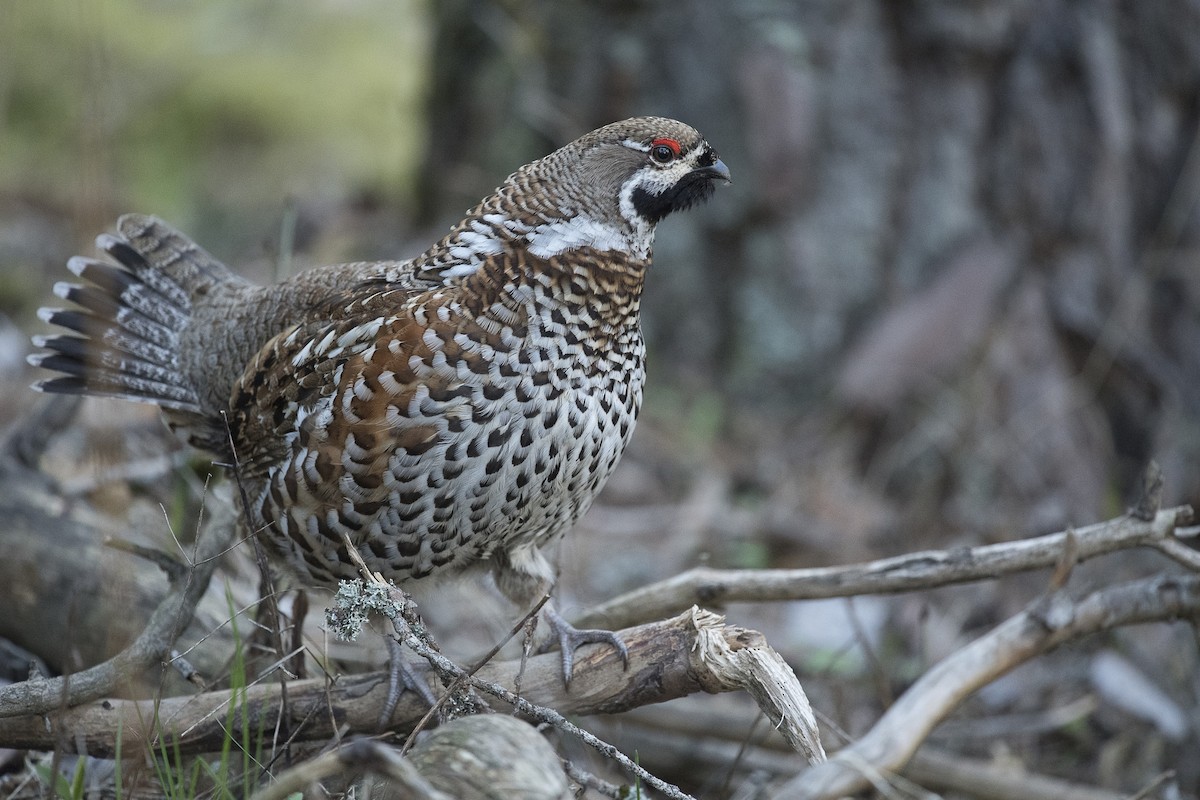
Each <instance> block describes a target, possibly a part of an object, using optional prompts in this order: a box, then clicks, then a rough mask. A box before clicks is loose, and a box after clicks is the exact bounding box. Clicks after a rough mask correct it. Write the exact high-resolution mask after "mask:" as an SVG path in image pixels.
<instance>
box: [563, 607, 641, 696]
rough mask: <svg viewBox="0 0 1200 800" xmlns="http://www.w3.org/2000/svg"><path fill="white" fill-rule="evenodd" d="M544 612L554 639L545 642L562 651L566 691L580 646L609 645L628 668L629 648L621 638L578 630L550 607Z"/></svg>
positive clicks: (613, 634)
mask: <svg viewBox="0 0 1200 800" xmlns="http://www.w3.org/2000/svg"><path fill="white" fill-rule="evenodd" d="M544 612H545V614H546V621H547V622H549V623H550V627H551V628H553V629H554V638H553V639H551V640H550V642H547V644H551V643H553V642H558V646H559V649H560V650H562V673H563V685H565V686H566V687H567V688H568V689H569V688H571V674H572V672H573V671H574V669H575V651H576V650H577V649H578V648H579V647H580V646H581V645H585V644H607V645H610V646H611V647H612V648H613V649H614V650H616V651H617V654H618V655H620V656H621V663H622V664H624V665H625V667H626V669H628V668H629V648H628V647H626V646H625V642H624V641H622V640H621V637H620V636H618V635H617V634H616V633H614V632H613V631H604V630H599V629H595V628H588V629H585V630H580V629H579V628H576V627H575V626H574V625H572V624H571V623H569V622H567V621H566V620H565V619H563V617H562V615H560V614H559V613H558V612H557V611H555V610H554V608H553V606H550V605H547V606H546V608H545V609H544Z"/></svg>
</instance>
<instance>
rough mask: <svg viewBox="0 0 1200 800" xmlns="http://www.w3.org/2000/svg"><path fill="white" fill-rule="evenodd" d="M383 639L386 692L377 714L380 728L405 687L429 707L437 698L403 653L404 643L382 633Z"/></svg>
mask: <svg viewBox="0 0 1200 800" xmlns="http://www.w3.org/2000/svg"><path fill="white" fill-rule="evenodd" d="M383 640H384V641H385V642H387V647H388V693H387V698H385V699H384V701H383V711H382V712H380V714H379V727H381V728H383V727H386V726H387V724H388V723H389V722H391V721H392V714H393V713H394V712H395V711H396V704H397V703H399V702H400V695H402V694H403V693H404V690H405V689H409V690H411V691H413V692H416V693H417V694H418V695H420V697H421V699H422V700H424V701H425V702H426V703H428V704H429V707H430V708H432V707H433V706H434V705H436V704H437V698H436V697H434V695H433V690H431V689H430V688H429V684H427V683H426V682H425V681H423V680H421V677H420V676H419V675H418V674H417V673H416V672H415V671H414V670H413V668H412V664H410V663H409V662H408V658H407V657H406V656H405V655H404V645H402V644H400V643H399V642H398V641H396V640H395V639H394V638H392V636H390V635H388V634H385V635H384V637H383Z"/></svg>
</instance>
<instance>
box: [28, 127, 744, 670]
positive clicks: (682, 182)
mask: <svg viewBox="0 0 1200 800" xmlns="http://www.w3.org/2000/svg"><path fill="white" fill-rule="evenodd" d="M728 180H729V171H728V169H727V168H726V166H725V164H724V163H723V162H722V161H721V160H720V159H719V158H718V157H717V154H716V152H714V150H713V149H712V147H710V146H709V145H708V143H707V142H706V141H705V140H704V139H703V138H702V137H701V136H700V134H699V133H698V132H697V131H695V130H694V129H693V128H691V127H689V126H687V125H685V124H683V123H681V122H676V121H674V120H670V119H662V118H658V117H639V118H634V119H628V120H625V121H623V122H616V123H613V124H611V125H607V126H605V127H603V128H600V129H598V130H595V131H593V132H591V133H589V134H587V135H585V136H583V137H581V138H579V139H577V140H575V141H573V142H571V143H570V144H568V145H566V146H564V147H562V148H561V149H559V150H556V151H555V152H553V153H551V154H549V155H548V156H546V157H544V158H541V159H538V160H537V161H534V162H533V163H531V164H527V165H525V166H523V167H521V168H520V169H518V170H517V171H516V172H514V173H513V174H512V175H510V176H509V177H508V179H507V180H505V181H504V183H503V184H502V185H501V186H500V187H499V188H498V189H496V191H495V192H494V193H493V194H492V195H490V196H489V197H487V198H486V199H484V200H483V201H482V202H481V203H480V204H479V205H478V206H476V207H475V208H473V209H472V210H471V211H470V212H468V214H467V215H466V217H465V218H464V219H463V220H462V221H461V222H459V223H458V224H457V225H455V226H454V227H453V228H452V229H451V230H450V232H449V234H447V235H446V236H445V237H444V238H443V239H442V240H441V241H439V242H437V243H436V244H434V245H433V246H432V247H430V248H429V249H428V250H426V251H425V252H424V253H422V254H421V255H419V256H417V257H416V258H414V259H411V260H408V261H382V262H370V263H354V264H342V265H338V266H332V267H324V268H318V269H313V270H310V271H308V272H304V273H302V274H300V275H297V276H295V277H293V278H291V279H289V280H287V281H284V282H283V283H280V284H277V285H274V286H265V287H264V286H257V285H254V284H252V283H250V282H248V281H246V280H245V279H243V278H241V277H239V276H238V275H236V274H235V273H233V272H232V271H231V270H230V269H229V268H228V267H226V266H225V265H224V264H222V263H220V262H219V261H217V260H216V259H214V258H213V257H212V256H210V255H209V254H208V253H206V252H205V251H204V250H202V249H200V248H199V247H198V246H197V245H196V244H194V243H193V242H191V241H190V240H189V239H187V238H186V237H184V236H183V235H182V234H180V233H178V232H177V231H175V230H174V229H172V228H170V227H169V226H167V225H166V224H165V223H163V222H161V221H159V220H157V219H154V218H152V217H145V216H138V215H127V216H123V217H121V219H120V220H119V222H118V223H117V230H118V234H117V235H115V236H114V235H107V234H106V235H102V236H100V237H99V238H98V239H97V246H98V247H99V249H100V250H102V251H104V252H105V253H107V254H108V256H109V257H110V259H111V261H110V260H97V259H91V258H83V257H76V258H73V259H71V260H70V262H69V263H68V267H69V268H70V270H71V271H72V272H73V273H74V274H75V275H77V276H78V277H79V278H81V279H82V281H83V282H82V283H81V284H67V283H60V284H58V285H57V286H56V287H55V293H56V294H57V295H58V296H59V297H61V298H64V299H66V300H69V301H71V302H72V303H74V304H75V305H76V306H77V307H76V308H73V309H69V310H63V309H42V312H41V316H42V318H43V319H45V320H47V321H48V322H51V323H53V324H55V325H58V326H61V327H63V328H67V329H69V330H70V331H73V332H74V334H65V335H55V336H48V337H39V338H38V339H37V340H36V343H37V344H38V346H40V347H42V348H45V350H46V351H48V352H43V353H39V354H36V355H33V356H31V357H30V361H31V362H32V363H33V364H35V365H38V366H41V367H44V368H47V369H50V370H54V371H57V372H59V373H63V375H61V376H59V377H54V378H50V379H48V380H45V381H42V382H41V383H39V384H37V387H36V388H38V389H40V390H41V391H45V392H61V393H69V394H88V395H98V396H105V397H118V398H123V399H126V400H134V401H138V402H144V403H153V404H155V405H158V406H159V407H161V408H162V410H163V413H164V415H165V417H166V420H167V423H168V425H169V426H170V427H171V428H172V429H173V430H174V431H176V432H177V433H178V434H179V435H180V436H182V437H183V438H184V439H185V440H186V441H188V442H190V443H191V444H192V445H194V446H196V447H198V448H202V449H204V450H206V451H208V452H210V453H213V454H215V455H217V456H218V457H220V458H224V459H226V460H232V458H233V456H234V454H235V453H236V458H237V461H238V463H239V464H240V468H241V472H242V475H241V477H242V480H243V482H244V485H245V487H246V488H247V490H248V497H249V502H250V507H249V508H247V509H245V512H246V516H247V517H248V523H249V525H250V528H251V530H254V531H257V532H258V535H259V536H260V537H261V539H262V542H263V543H264V545H265V546H266V549H267V551H268V553H269V554H271V555H272V556H273V559H274V561H275V562H277V563H278V564H279V565H282V566H283V567H284V568H285V569H286V570H287V571H289V572H290V573H292V574H293V575H294V576H295V577H296V578H297V579H298V580H299V582H300V584H302V585H305V586H320V587H327V588H336V584H337V582H338V581H339V580H342V579H352V578H354V577H356V571H355V568H354V566H353V564H352V563H351V561H350V559H349V557H348V555H347V553H346V552H345V545H344V543H343V534H348V535H349V539H350V541H351V542H353V544H354V546H355V548H356V549H357V550H358V552H359V554H360V555H361V556H362V558H363V559H364V560H365V562H366V564H367V565H368V566H369V567H370V568H371V569H372V570H373V571H378V572H380V573H382V574H383V576H384V577H386V578H389V579H392V580H394V581H396V582H397V583H398V584H400V585H401V586H403V585H404V584H406V583H409V582H412V581H417V580H422V579H425V578H430V577H433V576H437V575H439V574H444V573H451V572H457V571H461V570H463V569H465V568H467V567H470V566H475V565H483V566H485V567H487V568H490V569H491V571H492V574H493V575H494V577H495V582H496V585H497V586H498V587H499V589H500V590H501V591H502V592H503V593H504V594H505V595H506V596H507V597H508V598H510V599H511V600H512V601H513V602H515V603H517V604H518V605H521V606H523V607H528V606H529V605H531V604H532V603H533V602H534V601H535V600H536V599H537V598H539V597H540V596H541V595H542V594H543V593H544V592H546V591H547V590H549V589H550V587H551V585H552V584H553V581H554V575H555V573H554V570H553V568H552V566H551V564H550V562H549V560H548V559H547V557H546V555H545V552H544V551H545V549H546V548H547V546H548V545H552V544H553V543H555V542H556V541H557V540H558V539H559V537H561V536H562V534H563V532H564V531H566V530H567V529H568V528H569V527H571V525H572V523H574V522H575V521H576V520H577V519H579V517H580V515H582V514H583V513H584V512H585V511H586V510H587V509H588V507H589V506H590V505H591V503H592V500H593V499H594V498H595V497H596V495H597V493H598V492H599V491H600V489H601V487H603V486H604V483H605V481H606V480H607V479H608V477H609V475H610V474H611V473H612V471H613V468H614V467H615V466H616V465H617V461H618V459H620V457H621V453H622V451H623V450H624V449H625V445H626V444H627V443H628V442H629V438H630V435H631V434H632V432H633V425H634V420H635V418H636V417H637V412H638V406H639V403H640V401H641V398H642V385H643V382H644V380H645V367H644V360H645V346H644V344H643V341H642V333H641V329H640V326H639V320H638V312H639V304H640V298H641V293H642V285H643V279H644V278H645V275H646V270H647V269H649V267H650V259H651V248H652V244H653V241H654V229H655V226H656V225H657V224H658V223H659V222H661V221H662V220H663V218H664V217H666V216H667V215H668V214H670V213H671V212H673V211H680V210H683V209H686V208H688V207H689V206H691V205H693V204H695V203H697V202H699V201H702V200H705V199H706V198H708V197H709V196H710V194H711V193H712V191H713V187H714V185H715V184H716V183H718V182H726V181H728ZM114 262H115V263H114ZM226 417H227V419H228V429H227V428H226ZM231 440H232V445H233V451H232V452H231V450H230V441H231ZM547 617H548V619H549V621H550V622H551V623H552V626H553V627H554V628H555V631H556V634H557V636H558V640H559V643H560V645H561V646H562V650H563V670H564V677H566V678H567V679H568V680H569V678H570V673H571V667H572V654H573V652H574V650H575V648H576V647H577V646H578V645H579V644H582V643H584V642H597V641H607V642H610V643H612V644H613V645H614V646H616V647H617V648H618V650H620V651H621V652H622V654H624V646H623V644H622V643H621V642H620V640H619V639H618V638H617V637H616V636H615V635H614V634H612V633H610V632H608V631H580V630H577V629H575V628H573V627H572V626H570V625H569V624H568V623H566V621H565V620H563V619H562V618H561V617H560V616H559V615H558V614H556V613H555V612H554V611H553V609H552V608H551V607H549V606H547Z"/></svg>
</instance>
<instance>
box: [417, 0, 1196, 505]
mask: <svg viewBox="0 0 1200 800" xmlns="http://www.w3.org/2000/svg"><path fill="white" fill-rule="evenodd" d="M431 13H432V15H433V19H434V22H435V29H436V33H435V39H436V44H437V47H436V50H435V52H437V53H438V55H437V57H436V61H435V63H434V65H433V90H432V96H431V103H430V108H431V112H430V123H429V125H430V130H429V137H428V142H429V147H430V150H429V153H428V155H427V157H426V159H425V165H426V173H425V178H424V198H423V207H424V208H426V209H429V210H431V211H430V213H431V216H440V217H442V218H445V219H450V218H451V217H453V216H454V215H455V214H457V213H459V212H461V210H462V209H463V208H466V207H468V206H469V205H470V204H471V203H472V202H474V200H475V199H476V198H478V197H479V196H480V195H481V194H482V193H483V192H486V191H487V190H488V189H490V188H491V184H493V183H494V178H493V177H492V176H494V175H498V174H503V173H504V172H505V171H507V170H510V169H511V168H512V167H513V166H515V165H517V164H520V163H523V162H524V161H526V160H528V159H530V158H534V157H536V156H538V155H539V154H541V153H543V152H545V151H546V150H547V149H548V147H549V146H550V145H551V144H558V143H561V142H563V141H566V140H568V139H570V138H573V137H574V136H576V135H578V134H579V133H581V132H583V131H585V130H588V129H591V128H593V127H595V126H597V125H599V124H603V123H605V122H608V121H611V120H613V119H617V118H621V117H625V116H630V115H634V114H647V113H651V114H661V115H667V116H675V117H679V118H681V119H684V120H685V121H688V122H691V123H693V124H694V125H695V126H696V127H697V128H699V129H700V130H701V131H702V132H703V133H704V134H705V135H706V136H707V137H708V138H709V140H710V141H711V142H712V143H713V144H714V146H715V147H717V149H718V150H719V151H720V152H721V154H722V156H723V158H724V159H725V160H726V162H727V163H728V164H729V165H730V167H731V169H732V170H733V175H734V186H733V187H732V188H731V189H729V190H723V191H722V192H721V193H719V194H718V196H717V198H716V200H715V201H714V202H712V203H711V204H709V206H708V207H707V208H705V209H702V210H701V211H700V212H699V213H693V214H688V215H683V216H681V217H680V218H678V219H674V218H673V219H671V220H670V221H668V222H667V223H666V224H665V225H664V226H663V230H662V231H661V232H660V234H659V241H658V252H657V254H656V255H657V262H658V263H657V265H656V269H655V271H654V273H653V274H652V276H651V278H650V286H649V287H648V290H647V296H646V306H645V308H646V320H645V325H646V329H647V332H648V334H649V337H650V342H651V355H652V364H651V367H652V370H653V372H654V379H653V380H652V381H651V391H652V392H653V391H654V386H655V385H656V384H657V383H658V382H660V381H661V382H664V383H665V382H670V381H675V382H682V383H683V384H684V385H685V386H690V387H693V388H699V389H711V390H716V391H717V392H719V393H721V394H722V395H723V396H724V397H725V398H726V402H727V403H736V404H737V406H738V408H743V409H744V408H747V407H756V406H757V407H768V408H769V407H775V408H777V409H782V410H783V411H784V413H785V414H789V415H793V416H796V417H811V416H814V415H815V416H817V417H821V418H823V419H825V420H827V422H828V423H829V424H832V422H833V421H836V420H838V419H839V418H840V419H843V420H844V419H845V417H844V416H843V415H844V414H845V413H846V412H847V411H849V412H851V413H852V416H851V417H850V421H851V422H852V425H851V426H850V427H849V428H848V431H849V432H850V433H849V434H848V435H849V436H850V437H851V439H852V441H853V443H852V445H851V446H852V449H854V450H856V451H857V455H858V457H859V463H860V465H861V467H862V472H863V474H864V475H869V476H870V479H871V481H872V482H873V484H874V485H876V486H879V487H883V488H885V489H886V490H888V491H890V492H893V493H896V492H900V493H902V494H903V495H904V496H906V497H910V498H917V499H927V500H928V501H929V504H928V509H929V510H932V511H934V512H935V516H936V517H937V518H938V519H941V520H943V521H944V520H947V519H954V520H955V521H957V522H958V523H960V524H961V523H963V522H966V523H970V524H979V525H980V526H981V527H984V528H987V527H992V526H1003V525H1007V524H1011V523H1012V522H1014V521H1015V522H1018V523H1021V524H1025V525H1029V524H1036V525H1052V524H1062V523H1064V522H1067V521H1070V520H1072V519H1080V518H1084V517H1087V518H1090V517H1094V516H1100V515H1102V514H1103V513H1106V512H1111V511H1112V510H1113V508H1112V506H1113V496H1114V494H1116V495H1117V496H1119V495H1120V493H1124V492H1126V491H1127V490H1128V489H1129V488H1130V487H1131V486H1132V485H1133V482H1134V481H1133V478H1134V476H1136V474H1138V471H1139V470H1140V468H1141V465H1142V463H1143V462H1144V461H1145V460H1146V459H1147V458H1148V457H1150V456H1152V455H1155V456H1157V457H1158V458H1159V459H1160V460H1163V461H1166V462H1167V463H1166V472H1167V474H1168V476H1170V478H1172V479H1173V485H1170V486H1169V488H1168V491H1169V494H1171V495H1172V496H1171V497H1170V498H1169V500H1170V501H1171V502H1174V501H1175V500H1176V499H1182V500H1192V501H1195V500H1196V499H1197V496H1198V494H1200V458H1198V456H1200V452H1197V450H1198V449H1200V443H1197V439H1198V438H1200V437H1196V436H1195V435H1194V432H1195V430H1196V418H1197V411H1198V410H1200V312H1198V310H1197V309H1198V308H1200V302H1198V301H1200V279H1198V278H1197V277H1196V276H1197V275H1200V271H1197V270H1196V268H1195V264H1194V262H1195V242H1196V236H1197V219H1196V199H1197V194H1198V192H1200V160H1198V159H1196V158H1195V157H1193V156H1192V155H1191V154H1192V151H1193V142H1194V140H1195V138H1196V130H1197V111H1198V109H1197V96H1198V95H1197V92H1198V89H1200V39H1197V37H1196V36H1195V35H1194V32H1195V31H1196V30H1200V8H1198V7H1197V6H1196V5H1195V4H1194V3H1187V2H1182V0H1179V1H1176V2H1162V3H1142V2H1136V0H1124V1H1123V2H1117V1H1116V0H1104V1H1101V2H1095V3H1087V4H1078V3H1070V2H1066V1H1065V0H1052V2H1046V3H1033V2H1011V0H992V1H991V2H988V1H985V2H978V3H971V4H968V5H963V4H960V3H954V2H933V3H892V2H884V1H883V0H876V1H869V0H854V1H853V2H832V0H812V1H811V2H771V1H770V0H764V1H763V2H753V3H727V2H723V1H722V0H688V1H687V2H682V3H666V4H664V3H651V2H638V0H625V1H624V2H617V0H612V1H611V2H603V3H587V2H583V0H566V1H565V2H560V1H559V0H555V1H554V2H551V0H524V1H522V0H507V1H503V2H502V1H501V0H494V1H493V2H487V1H486V0H454V1H453V2H449V3H439V4H434V5H433V6H432V9H431ZM468 164H469V165H472V166H471V167H470V168H468V167H467V166H466V165H468ZM679 308H686V309H688V314H687V315H686V316H685V317H680V316H679V315H678V314H677V313H672V312H673V310H676V309H679ZM827 427H828V425H827ZM1189 431H1190V432H1191V433H1190V434H1189Z"/></svg>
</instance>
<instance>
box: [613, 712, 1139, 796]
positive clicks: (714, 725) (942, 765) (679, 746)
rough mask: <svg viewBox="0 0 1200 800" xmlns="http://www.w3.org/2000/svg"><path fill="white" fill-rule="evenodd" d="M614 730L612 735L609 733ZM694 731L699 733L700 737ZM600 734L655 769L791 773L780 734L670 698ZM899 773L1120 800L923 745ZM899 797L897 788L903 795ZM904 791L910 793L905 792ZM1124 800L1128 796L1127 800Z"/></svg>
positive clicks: (930, 781)
mask: <svg viewBox="0 0 1200 800" xmlns="http://www.w3.org/2000/svg"><path fill="white" fill-rule="evenodd" d="M609 728H611V729H612V730H611V732H610V731H609V730H608V729H609ZM697 731H702V732H704V736H703V737H702V738H701V737H698V736H697ZM600 732H601V733H603V734H606V735H610V736H611V737H612V738H615V739H616V740H617V741H618V742H619V743H620V744H621V746H622V747H624V748H626V749H628V750H636V751H637V752H638V753H640V754H641V755H642V763H643V764H645V765H646V766H648V767H649V768H651V769H657V770H658V771H659V772H670V771H679V770H685V769H687V768H688V765H692V764H695V763H697V762H703V763H710V764H737V765H738V772H739V774H741V775H744V776H749V775H750V774H752V773H755V772H757V773H760V774H761V773H766V774H769V775H774V776H788V775H793V774H794V773H795V771H796V767H797V763H798V762H797V759H796V755H795V753H792V752H790V751H788V750H787V749H785V748H784V747H783V746H782V743H781V742H779V741H778V740H777V739H774V738H769V739H767V740H766V741H764V742H762V743H760V744H752V743H751V742H755V741H757V740H758V739H760V738H761V734H762V730H761V728H756V727H754V726H753V725H752V724H751V723H750V721H749V720H746V719H744V718H743V719H740V720H735V719H730V718H728V717H726V716H724V715H715V714H713V713H712V712H711V711H708V710H701V709H699V708H698V707H696V706H681V705H680V704H675V703H673V704H672V705H671V706H666V707H662V708H653V709H651V708H644V709H636V710H634V711H632V712H630V713H628V714H623V715H622V716H621V717H620V719H618V720H613V721H612V723H611V725H609V724H605V725H604V726H602V727H601V728H600ZM902 774H903V775H904V777H906V778H908V779H909V780H910V781H913V782H914V783H916V784H918V785H920V786H922V787H924V788H927V789H934V790H939V789H940V790H943V791H952V792H953V791H957V792H959V793H962V794H966V795H969V796H971V797H973V798H976V800H1121V798H1123V797H1125V796H1124V795H1122V794H1119V793H1116V792H1111V791H1108V790H1106V789H1100V788H1097V787H1095V786H1088V785H1086V784H1081V783H1077V782H1074V781H1067V780H1062V779H1060V778H1052V777H1049V776H1046V775H1041V774H1038V773H1035V772H1029V771H1028V770H1025V769H1023V768H1021V767H1018V766H1011V765H1004V764H997V763H995V762H992V761H987V760H984V759H978V758H969V757H966V756H962V755H959V754H957V753H952V752H949V751H947V750H943V749H939V748H935V747H931V746H929V745H922V747H921V749H920V750H918V751H917V753H916V754H915V755H914V756H913V757H912V760H911V761H909V763H908V765H907V766H905V768H904V770H903V773H902ZM901 794H902V793H901ZM903 796H906V797H907V796H908V795H903ZM1126 800H1128V798H1126Z"/></svg>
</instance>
